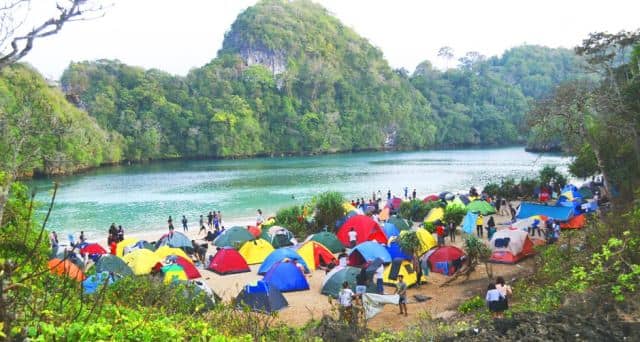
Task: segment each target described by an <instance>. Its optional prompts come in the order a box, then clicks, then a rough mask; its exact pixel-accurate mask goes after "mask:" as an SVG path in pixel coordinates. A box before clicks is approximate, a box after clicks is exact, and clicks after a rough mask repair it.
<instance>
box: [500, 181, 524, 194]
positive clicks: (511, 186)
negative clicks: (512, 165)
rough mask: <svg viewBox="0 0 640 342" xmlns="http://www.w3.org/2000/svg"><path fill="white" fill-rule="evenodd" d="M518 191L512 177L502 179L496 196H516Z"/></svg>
mask: <svg viewBox="0 0 640 342" xmlns="http://www.w3.org/2000/svg"><path fill="white" fill-rule="evenodd" d="M519 193H520V191H519V189H518V185H516V181H515V180H514V179H513V178H507V179H505V180H503V181H502V183H501V184H500V189H499V190H498V196H500V197H504V198H517V197H518V194H519Z"/></svg>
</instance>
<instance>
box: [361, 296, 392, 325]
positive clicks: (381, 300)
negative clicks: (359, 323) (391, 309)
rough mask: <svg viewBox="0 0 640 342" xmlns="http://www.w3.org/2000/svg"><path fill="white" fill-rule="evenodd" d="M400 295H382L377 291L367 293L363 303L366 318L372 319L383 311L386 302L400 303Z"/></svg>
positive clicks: (363, 297)
mask: <svg viewBox="0 0 640 342" xmlns="http://www.w3.org/2000/svg"><path fill="white" fill-rule="evenodd" d="M399 301H400V296H399V295H397V294H394V295H380V294H375V293H365V294H364V295H363V296H362V305H363V306H364V315H365V318H366V319H371V318H373V316H375V315H377V314H379V313H380V311H382V307H383V306H384V305H385V304H395V305H398V302H399Z"/></svg>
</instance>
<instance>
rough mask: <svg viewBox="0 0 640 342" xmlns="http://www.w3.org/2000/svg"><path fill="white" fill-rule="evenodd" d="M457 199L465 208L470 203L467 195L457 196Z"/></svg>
mask: <svg viewBox="0 0 640 342" xmlns="http://www.w3.org/2000/svg"><path fill="white" fill-rule="evenodd" d="M457 198H458V199H460V201H462V203H463V204H464V206H465V207H466V206H467V204H469V202H471V200H469V196H467V195H458V196H457Z"/></svg>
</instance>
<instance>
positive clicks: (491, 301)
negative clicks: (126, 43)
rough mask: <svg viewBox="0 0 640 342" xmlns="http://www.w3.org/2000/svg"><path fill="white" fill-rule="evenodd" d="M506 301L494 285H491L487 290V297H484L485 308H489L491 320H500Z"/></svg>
mask: <svg viewBox="0 0 640 342" xmlns="http://www.w3.org/2000/svg"><path fill="white" fill-rule="evenodd" d="M505 300H506V299H505V298H504V297H503V296H502V293H500V291H499V290H498V289H497V288H496V284H494V283H491V284H489V287H488V288H487V295H486V296H485V301H486V302H487V306H488V307H489V311H491V316H492V317H493V318H501V317H502V313H503V312H504V306H505V303H506V301H505Z"/></svg>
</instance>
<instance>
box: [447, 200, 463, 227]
mask: <svg viewBox="0 0 640 342" xmlns="http://www.w3.org/2000/svg"><path fill="white" fill-rule="evenodd" d="M465 215H467V210H466V209H465V208H463V207H460V206H455V205H454V206H448V207H446V208H445V209H444V222H446V223H451V222H453V224H454V225H455V226H456V227H457V226H459V225H460V223H462V220H463V219H464V216H465Z"/></svg>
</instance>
